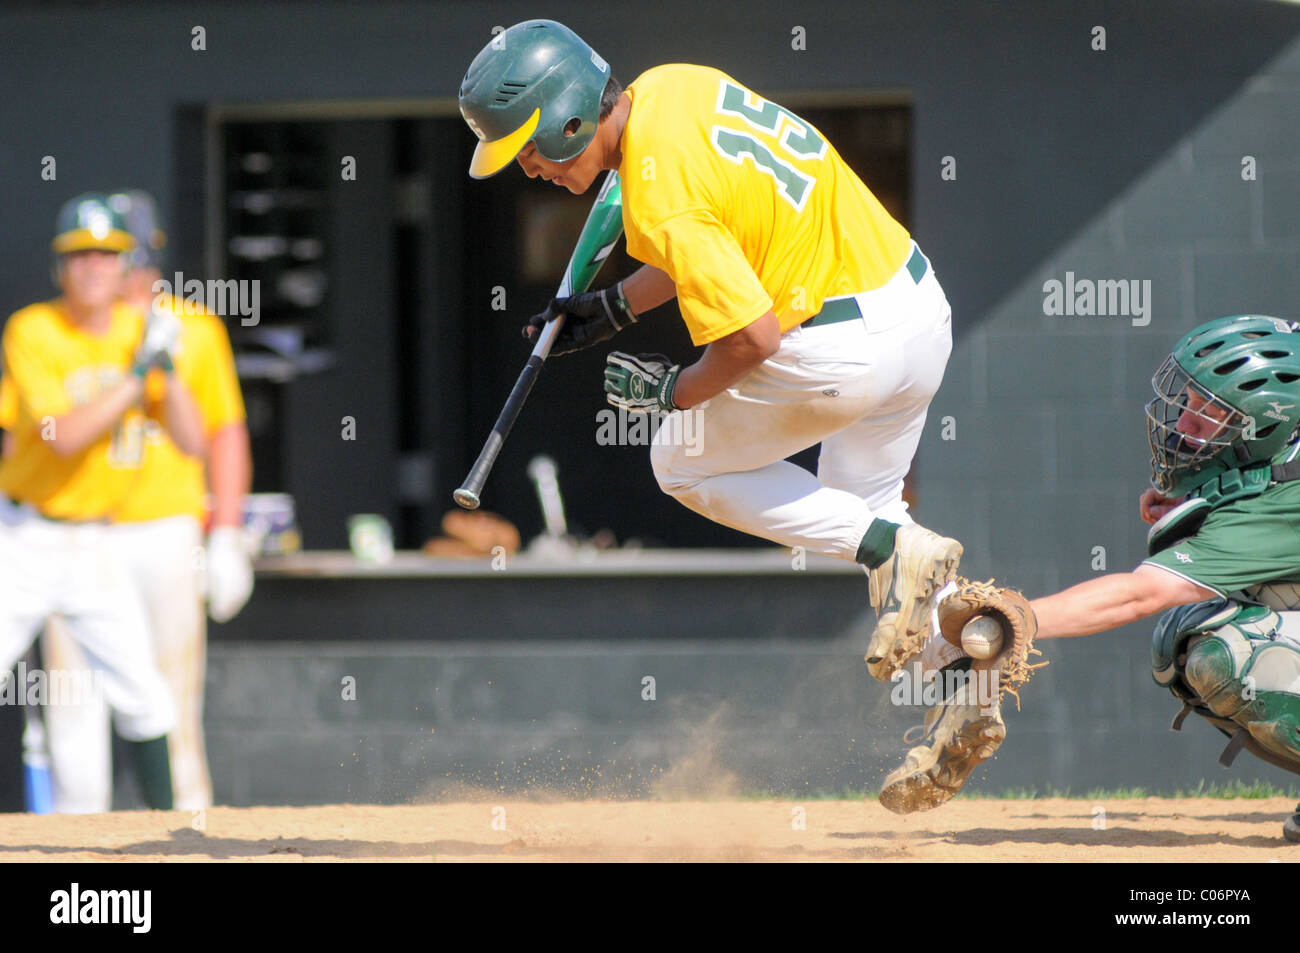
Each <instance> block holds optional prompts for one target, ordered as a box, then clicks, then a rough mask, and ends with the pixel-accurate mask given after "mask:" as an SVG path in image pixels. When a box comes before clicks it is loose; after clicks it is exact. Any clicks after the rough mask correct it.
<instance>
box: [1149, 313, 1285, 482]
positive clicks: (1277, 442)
mask: <svg viewBox="0 0 1300 953" xmlns="http://www.w3.org/2000/svg"><path fill="white" fill-rule="evenodd" d="M1151 386H1152V388H1153V389H1154V390H1155V397H1154V398H1153V399H1152V400H1151V402H1150V403H1148V404H1147V406H1146V413H1147V435H1148V438H1149V441H1150V445H1151V485H1152V486H1153V487H1155V488H1156V490H1157V491H1158V492H1160V493H1161V494H1163V495H1164V496H1168V497H1173V498H1178V497H1181V496H1185V495H1186V494H1188V493H1190V492H1192V491H1193V490H1195V489H1197V488H1198V487H1200V486H1201V485H1202V484H1204V483H1206V482H1207V481H1209V480H1211V479H1213V478H1214V477H1216V476H1218V475H1219V474H1221V473H1225V472H1227V471H1230V470H1238V469H1241V468H1242V467H1247V466H1250V465H1252V464H1257V463H1264V462H1266V461H1268V460H1269V459H1271V458H1272V457H1273V456H1274V455H1275V454H1277V453H1278V452H1279V451H1281V450H1282V448H1284V447H1286V446H1287V445H1288V444H1290V443H1291V442H1292V441H1293V440H1294V438H1295V436H1296V428H1297V427H1300V322H1294V321H1283V320H1282V319H1280V318H1270V317H1267V316H1265V315H1256V314H1237V315H1232V316H1231V317H1227V318H1219V319H1218V320H1216V321H1210V322H1208V323H1206V324H1202V325H1201V326H1200V327H1198V328H1196V329H1195V330H1194V331H1192V332H1190V333H1189V334H1187V335H1186V336H1185V337H1184V338H1183V339H1182V340H1181V341H1179V342H1178V344H1177V345H1175V347H1174V350H1173V352H1172V353H1171V354H1170V355H1169V357H1168V358H1166V359H1165V362H1164V363H1163V364H1162V365H1161V366H1160V369H1159V370H1158V371H1156V374H1155V376H1154V377H1153V378H1152V379H1151Z"/></svg>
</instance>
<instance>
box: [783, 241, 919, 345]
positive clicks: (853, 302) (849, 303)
mask: <svg viewBox="0 0 1300 953" xmlns="http://www.w3.org/2000/svg"><path fill="white" fill-rule="evenodd" d="M928 267H929V262H927V261H926V260H925V256H924V255H922V254H921V249H919V248H913V249H912V254H911V255H910V256H908V259H907V273H908V274H910V275H911V276H912V280H913V281H915V282H916V283H917V284H918V285H919V284H920V283H921V279H922V278H923V277H925V271H926V268H928ZM860 317H862V308H861V307H860V306H859V305H858V299H857V298H854V297H851V296H850V297H848V298H834V299H832V300H830V301H823V302H822V309H821V310H820V311H818V312H817V313H816V314H814V315H813V316H812V317H811V318H809V319H808V320H807V321H805V322H804V323H803V324H801V325H800V327H803V328H815V327H820V326H821V325H823V324H838V323H839V322H841V321H852V320H854V319H855V318H860Z"/></svg>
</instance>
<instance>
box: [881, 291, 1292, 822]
mask: <svg viewBox="0 0 1300 953" xmlns="http://www.w3.org/2000/svg"><path fill="white" fill-rule="evenodd" d="M1151 383H1152V387H1153V388H1154V390H1155V396H1154V397H1153V399H1152V400H1151V401H1150V403H1148V404H1147V406H1146V414H1147V425H1148V434H1149V438H1150V445H1151V470H1152V478H1151V484H1152V487H1151V489H1148V490H1147V491H1146V492H1145V493H1143V494H1142V497H1141V499H1140V501H1139V508H1140V512H1141V516H1142V519H1143V520H1144V521H1146V522H1147V523H1150V524H1152V526H1151V529H1150V531H1149V533H1148V536H1147V548H1148V552H1149V553H1150V556H1149V558H1148V559H1146V560H1145V561H1144V562H1143V563H1142V564H1141V565H1139V566H1138V567H1137V568H1136V569H1134V570H1133V571H1132V572H1128V573H1111V574H1109V575H1105V576H1099V577H1097V578H1095V579H1091V580H1089V581H1087V582H1084V583H1081V584H1079V585H1077V586H1073V587H1071V588H1069V589H1066V590H1065V591H1063V592H1059V593H1057V594H1055V595H1051V596H1046V597H1044V598H1041V599H1036V600H1034V601H1032V602H1031V603H1029V604H1028V605H1029V607H1030V614H1029V615H1025V616H1023V617H1022V618H1020V619H1017V620H1013V621H1016V622H1017V623H1018V624H1020V625H1022V626H1024V627H1026V628H1027V629H1028V631H1029V634H1030V635H1031V637H1032V635H1033V631H1032V630H1033V628H1034V624H1035V621H1036V624H1037V637H1038V638H1040V639H1050V638H1064V637H1067V636H1076V635H1090V634H1092V633H1094V632H1102V631H1105V630H1106V629H1112V628H1115V627H1117V626H1121V625H1126V624H1127V623H1130V622H1136V621H1137V620H1139V619H1143V618H1146V617H1147V616H1151V615H1154V614H1156V613H1158V612H1163V613H1164V615H1162V616H1161V618H1160V620H1159V622H1158V623H1157V626H1156V630H1155V635H1154V637H1153V640H1152V647H1151V649H1152V650H1151V656H1152V666H1153V669H1154V674H1155V680H1156V682H1157V683H1158V684H1160V685H1163V686H1165V687H1167V688H1169V689H1170V690H1171V691H1172V692H1173V693H1174V694H1175V695H1176V696H1177V697H1178V698H1179V700H1180V701H1182V703H1183V709H1182V711H1181V712H1180V713H1179V715H1178V717H1177V718H1176V719H1175V720H1174V727H1175V728H1178V727H1181V725H1182V722H1183V720H1184V719H1185V717H1186V716H1187V714H1188V713H1191V712H1195V713H1196V714H1197V715H1200V716H1202V717H1204V718H1206V719H1207V720H1208V721H1209V722H1210V723H1211V724H1213V725H1214V726H1215V727H1216V728H1218V729H1219V730H1220V731H1221V732H1223V733H1224V735H1226V736H1227V737H1228V738H1229V739H1230V740H1229V742H1228V746H1227V748H1226V749H1225V751H1224V753H1223V756H1222V757H1221V758H1220V759H1219V760H1220V762H1221V763H1223V764H1225V765H1226V764H1230V763H1231V762H1232V760H1233V758H1235V757H1236V755H1237V753H1238V752H1239V751H1240V750H1241V749H1242V748H1245V749H1246V750H1248V751H1250V752H1251V753H1252V754H1254V755H1256V756H1257V757H1259V758H1262V759H1263V760H1265V761H1268V762H1269V763H1270V764H1274V765H1277V766H1279V767H1282V768H1286V769H1287V770H1289V771H1294V772H1297V773H1300V613H1296V612H1289V611H1287V610H1296V609H1300V459H1297V457H1298V455H1300V322H1289V321H1283V320H1280V319H1278V318H1271V317H1265V316H1260V315H1234V316H1232V317H1227V318H1220V319H1218V320H1216V321H1211V322H1209V323H1207V324H1203V325H1201V326H1200V327H1198V328H1196V329H1195V330H1193V331H1192V332H1191V333H1189V334H1187V335H1186V336H1185V337H1184V338H1183V339H1182V340H1180V341H1179V342H1178V344H1177V346H1175V348H1174V350H1173V352H1172V353H1171V354H1170V355H1169V357H1168V358H1167V359H1166V360H1165V361H1164V363H1163V364H1162V365H1161V366H1160V369H1159V370H1158V371H1157V372H1156V374H1155V377H1154V378H1152V382H1151ZM992 592H993V597H994V599H996V598H997V596H998V594H999V593H1000V594H1002V596H1003V597H1004V598H1007V599H1010V600H1011V602H1012V604H1013V607H1014V604H1015V603H1017V602H1018V601H1019V600H1018V594H1015V593H1012V592H1010V591H1009V590H993V591H992ZM953 598H955V597H952V596H950V597H948V599H947V600H945V601H949V600H952V599H953ZM945 601H941V602H940V604H939V614H940V618H941V620H942V619H943V618H944V616H945V615H952V614H953V611H954V610H953V609H952V608H951V607H949V606H946V605H945ZM968 601H969V600H968ZM976 601H978V600H976ZM1018 608H1021V609H1023V605H1022V604H1021V605H1019V606H1018ZM976 609H977V611H987V609H986V607H980V606H977V607H976ZM967 612H969V610H967ZM992 614H994V615H998V614H999V613H998V612H996V611H995V612H993V613H992ZM965 617H969V615H967V616H965ZM944 628H945V631H946V630H948V629H950V628H952V626H950V625H945V626H944ZM949 641H950V642H951V641H952V640H951V639H950V640H949ZM948 651H949V652H950V653H951V647H950V648H949V649H948ZM941 661H943V660H942V659H941ZM967 664H969V663H967ZM944 704H945V705H947V704H951V701H949V702H945V703H944ZM998 740H999V741H1000V738H999V739H998ZM959 746H960V739H954V738H938V739H936V740H935V742H934V743H933V744H931V745H929V746H924V747H919V748H914V749H913V750H912V752H910V753H909V755H908V761H907V762H906V763H905V764H904V765H903V767H901V768H900V769H899V770H898V771H896V772H894V774H893V775H891V776H890V780H891V781H892V784H891V783H889V782H887V784H886V792H893V797H894V800H895V801H896V802H897V805H898V806H895V807H894V809H895V810H918V809H923V808H925V807H931V806H934V805H933V804H932V803H927V802H926V798H925V795H926V794H927V793H931V794H932V791H931V789H932V788H933V786H934V784H933V776H934V774H935V771H934V769H933V767H931V765H933V764H934V763H936V762H940V763H941V762H942V761H943V760H944V759H945V758H948V759H951V757H952V751H953V749H954V747H959ZM994 746H995V747H996V745H994ZM967 747H969V745H967ZM927 768H928V769H929V771H928V774H927V773H926V769H927ZM918 778H920V779H921V780H922V781H923V782H924V783H923V784H922V785H921V786H920V788H918V785H917V780H916V779H918ZM954 793H955V792H954ZM949 796H951V795H949ZM883 798H884V795H882V799H883ZM944 799H946V798H944ZM930 800H934V799H933V797H931V798H930ZM935 803H939V802H938V801H935ZM891 806H893V805H891ZM1283 834H1284V836H1285V837H1286V838H1287V840H1290V841H1295V842H1300V807H1298V808H1297V814H1296V815H1293V816H1292V817H1291V818H1290V819H1288V820H1287V821H1286V823H1285V825H1284V826H1283Z"/></svg>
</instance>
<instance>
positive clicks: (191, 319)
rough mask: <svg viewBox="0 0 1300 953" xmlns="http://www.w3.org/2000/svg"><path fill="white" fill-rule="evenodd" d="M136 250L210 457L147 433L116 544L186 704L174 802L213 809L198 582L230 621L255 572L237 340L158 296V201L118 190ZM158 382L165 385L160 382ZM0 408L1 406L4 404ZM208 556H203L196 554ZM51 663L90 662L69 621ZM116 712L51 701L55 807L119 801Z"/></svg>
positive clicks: (145, 306)
mask: <svg viewBox="0 0 1300 953" xmlns="http://www.w3.org/2000/svg"><path fill="white" fill-rule="evenodd" d="M108 201H109V203H110V204H111V205H112V206H113V208H114V210H115V211H117V212H119V213H121V215H122V217H123V219H124V221H125V223H126V226H127V229H128V231H129V232H130V233H131V235H132V237H133V238H134V239H135V242H136V245H135V248H134V250H133V251H132V252H131V253H130V260H131V266H130V269H129V270H128V272H127V274H126V277H125V279H124V282H123V291H122V298H123V300H124V301H125V302H126V303H127V304H128V305H130V306H131V307H133V308H135V309H136V310H137V311H140V312H141V313H144V314H148V313H149V312H150V310H151V309H152V308H153V307H155V306H159V307H162V308H163V309H165V310H166V311H168V312H170V313H171V314H173V315H175V316H176V318H177V319H178V320H179V322H180V339H179V341H178V342H177V346H176V349H175V364H176V373H177V375H178V376H179V378H180V379H181V380H182V381H184V382H185V385H186V387H187V388H188V389H189V391H190V393H192V394H193V395H194V397H195V400H196V401H197V403H198V406H199V410H200V413H201V414H202V416H203V425H204V436H205V447H206V454H205V456H204V459H199V458H196V457H191V456H186V455H185V454H183V453H181V452H180V450H179V449H177V447H176V445H175V444H174V443H173V442H172V441H171V440H170V439H169V438H168V436H167V434H166V433H164V432H163V431H162V430H161V429H160V428H158V427H157V426H146V428H145V430H144V432H143V435H142V439H143V441H144V452H143V461H142V463H141V466H140V471H139V475H138V477H137V479H136V481H135V483H134V484H133V486H132V488H131V490H130V491H129V492H128V493H127V494H126V496H125V497H124V498H123V499H122V500H121V501H120V502H119V503H118V504H117V505H116V506H115V507H114V508H113V510H112V512H111V513H110V518H111V520H112V525H111V526H110V527H109V529H108V538H109V541H110V543H111V545H112V547H113V549H114V551H115V552H116V553H117V556H118V558H119V560H120V561H121V562H122V564H123V565H124V566H125V567H126V569H127V571H128V573H129V574H130V575H131V578H132V581H133V582H134V584H135V585H136V587H137V588H138V590H139V592H140V595H141V597H142V599H143V600H144V604H145V609H146V612H147V614H148V617H149V627H150V633H151V636H152V646H153V649H154V653H155V656H156V658H157V661H158V665H159V667H160V668H161V670H162V672H163V675H164V677H165V678H166V679H167V683H168V686H169V687H170V689H171V692H172V698H173V701H174V702H175V704H176V708H177V723H176V729H175V730H174V731H173V732H172V733H171V736H170V754H171V770H172V785H173V788H174V790H175V798H176V807H177V808H180V809H182V810H199V809H201V808H204V807H209V806H211V804H212V781H211V776H210V774H209V771H208V761H207V754H206V751H205V745H204V738H203V683H204V671H205V656H206V641H207V640H206V635H207V633H206V626H205V623H204V616H203V594H202V592H201V591H200V589H201V582H202V581H203V577H204V570H206V581H207V587H206V588H207V594H208V604H209V611H210V612H211V614H212V617H213V618H214V619H216V620H217V621H219V622H224V621H226V620H227V619H229V618H231V617H232V616H234V615H235V613H237V612H238V611H239V609H240V608H241V607H242V606H243V604H244V603H245V602H246V601H247V599H248V597H249V595H250V593H251V591H252V584H253V574H252V567H251V563H250V561H249V557H248V554H247V551H246V550H245V547H244V544H243V538H242V537H243V532H242V529H241V528H240V524H241V520H242V516H241V514H242V501H243V497H244V495H245V494H247V492H248V489H249V483H250V480H251V475H252V464H251V457H250V454H249V445H248V430H247V428H246V426H245V424H244V405H243V399H242V397H241V395H240V391H239V381H238V378H237V377H236V375H235V367H234V358H233V356H232V355H231V351H230V340H229V337H228V336H227V334H226V330H225V327H224V326H223V325H222V323H221V320H220V319H219V318H217V317H215V316H213V315H211V314H208V313H207V312H206V311H203V310H202V309H200V308H198V307H197V306H196V305H195V304H193V303H190V304H189V306H187V304H186V302H185V301H183V300H181V299H174V298H173V299H167V300H162V299H161V297H160V296H155V294H154V291H153V286H154V282H155V281H157V280H158V278H159V277H160V276H161V264H162V252H163V248H164V246H165V244H166V236H165V235H164V233H163V230H162V227H161V222H160V219H159V217H158V213H157V209H156V206H155V203H154V201H153V199H152V197H151V196H150V195H149V194H148V193H146V192H143V191H139V190H132V191H124V192H118V193H114V194H113V195H110V196H109V199H108ZM159 383H160V382H159ZM2 403H3V401H2V400H0V404H2ZM205 473H206V476H207V481H206V482H207V483H208V484H210V486H211V490H212V500H213V507H212V516H211V530H210V531H209V533H208V537H207V546H206V549H205V550H201V547H202V543H203V535H202V532H203V530H202V525H201V524H202V521H203V519H204V510H205V505H204V496H205ZM200 552H202V557H203V558H202V559H201V560H199V559H196V554H199V553H200ZM42 649H43V651H44V657H45V660H46V665H47V666H49V667H50V668H62V669H68V670H72V671H76V670H81V669H84V668H85V667H86V664H87V663H86V660H85V658H84V655H83V653H82V652H81V651H80V649H79V648H78V647H77V646H76V644H75V642H73V640H72V639H71V638H69V637H68V634H67V632H66V630H65V629H64V627H63V626H61V625H58V624H51V625H50V626H48V627H47V630H46V634H45V637H44V639H43V641H42ZM107 714H108V713H107V711H106V709H105V706H104V705H103V704H102V702H101V701H100V700H98V699H88V700H85V701H84V702H83V703H80V704H68V705H51V706H48V707H47V708H46V711H45V728H46V732H45V734H46V739H47V746H48V749H49V761H50V770H51V777H52V780H53V789H54V792H55V797H54V808H55V810H56V811H58V812H60V813H98V812H102V811H107V810H109V809H110V807H111V804H112V771H111V753H110V752H111V749H110V744H109V731H108V721H107Z"/></svg>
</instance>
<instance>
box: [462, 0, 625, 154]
mask: <svg viewBox="0 0 1300 953" xmlns="http://www.w3.org/2000/svg"><path fill="white" fill-rule="evenodd" d="M609 77H610V71H609V64H608V63H606V62H605V61H604V60H603V59H601V58H600V56H599V55H598V54H597V53H596V51H595V50H593V49H592V48H591V47H589V46H588V45H587V44H586V43H584V42H583V41H582V38H581V37H579V36H578V34H576V33H574V32H573V31H572V30H570V29H569V28H568V27H566V26H564V24H562V23H556V22H555V21H554V20H525V21H524V22H523V23H516V24H515V25H514V26H512V27H510V29H508V30H506V31H505V32H504V33H499V34H497V36H495V37H493V39H492V41H491V42H490V43H488V45H487V46H485V47H483V50H482V51H481V52H480V53H479V55H478V56H476V57H474V62H472V63H470V64H469V70H468V72H466V73H465V78H464V79H463V80H461V84H460V114H461V115H462V116H464V117H465V121H466V122H467V123H469V127H470V129H472V130H473V131H474V135H476V136H478V139H479V143H478V146H477V147H476V148H475V149H474V158H473V160H472V161H471V162H470V166H469V174H470V175H471V176H473V177H474V178H476V179H486V178H487V177H488V176H492V175H496V174H497V173H498V172H500V171H501V170H502V169H504V168H505V167H506V166H507V165H509V164H510V162H511V161H512V160H513V159H514V157H515V156H517V155H518V154H519V152H520V150H521V149H523V148H524V146H526V145H528V143H530V142H531V143H533V144H534V145H535V146H536V147H537V151H538V152H539V153H540V154H541V155H542V156H543V157H544V158H547V159H550V160H551V161H552V162H567V161H568V160H569V159H572V158H574V157H576V156H577V155H578V154H579V153H581V152H582V150H583V149H585V148H587V144H588V143H590V142H591V139H592V137H593V136H594V135H595V134H596V126H597V124H598V122H599V120H600V97H601V95H602V94H603V93H604V91H605V83H606V82H607V81H608V80H609Z"/></svg>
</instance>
